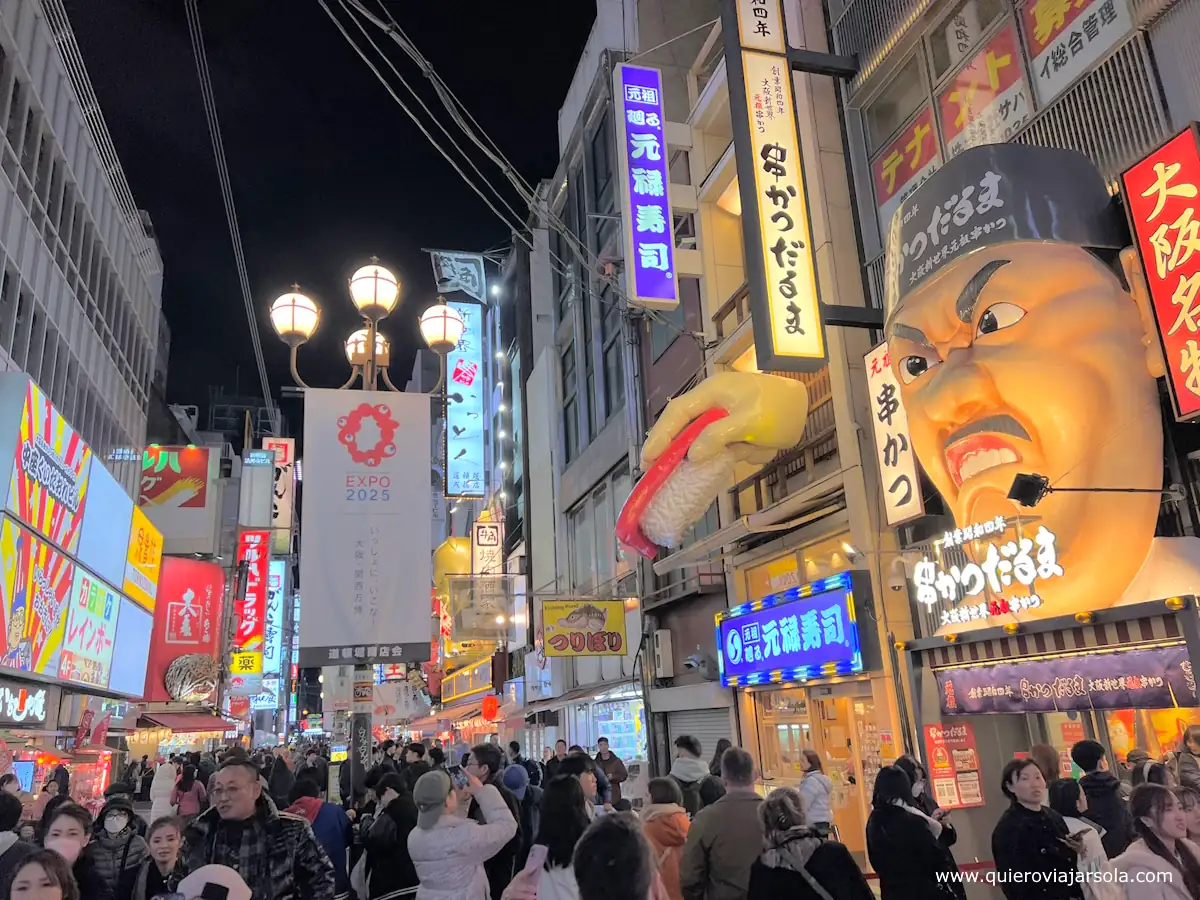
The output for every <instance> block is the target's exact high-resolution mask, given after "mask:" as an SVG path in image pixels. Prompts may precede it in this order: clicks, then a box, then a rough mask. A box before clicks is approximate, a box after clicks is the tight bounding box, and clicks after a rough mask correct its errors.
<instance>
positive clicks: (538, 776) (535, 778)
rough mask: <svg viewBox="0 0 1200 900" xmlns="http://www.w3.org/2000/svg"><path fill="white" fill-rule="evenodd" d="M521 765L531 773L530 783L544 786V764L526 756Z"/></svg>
mask: <svg viewBox="0 0 1200 900" xmlns="http://www.w3.org/2000/svg"><path fill="white" fill-rule="evenodd" d="M521 766H522V767H523V768H524V769H525V771H526V772H528V773H529V783H530V784H532V785H533V786H534V787H541V786H542V764H541V763H539V762H536V761H534V760H532V759H529V758H528V757H526V758H525V759H523V760H521Z"/></svg>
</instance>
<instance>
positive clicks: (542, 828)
mask: <svg viewBox="0 0 1200 900" xmlns="http://www.w3.org/2000/svg"><path fill="white" fill-rule="evenodd" d="M588 805H589V803H588V799H587V797H586V796H584V793H583V787H582V785H580V783H579V779H578V778H575V777H574V776H572V775H559V776H557V777H556V778H553V779H551V780H550V783H549V784H548V785H546V788H545V790H544V791H542V815H541V820H540V821H539V822H538V833H537V836H536V837H535V838H534V839H533V843H534V845H535V846H536V845H537V844H542V845H544V846H545V847H546V849H547V853H546V863H545V865H543V866H542V870H541V871H540V872H539V873H538V879H537V895H538V900H578V897H579V885H577V884H576V883H575V871H574V869H572V868H571V858H572V856H574V854H575V845H576V844H578V843H579V839H580V838H581V837H583V833H584V832H585V831H587V827H588V825H590V824H591V823H592V818H591V816H590V815H589V814H588Z"/></svg>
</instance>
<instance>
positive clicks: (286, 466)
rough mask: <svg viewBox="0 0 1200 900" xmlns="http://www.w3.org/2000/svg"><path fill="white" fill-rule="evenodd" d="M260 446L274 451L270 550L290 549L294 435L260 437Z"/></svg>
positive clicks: (293, 480)
mask: <svg viewBox="0 0 1200 900" xmlns="http://www.w3.org/2000/svg"><path fill="white" fill-rule="evenodd" d="M263 449H264V450H274V451H275V487H274V492H273V493H274V497H273V500H272V506H271V551H272V552H273V553H278V554H279V555H280V556H285V555H287V554H288V553H289V552H290V551H291V543H292V509H293V506H294V500H295V492H296V440H295V438H277V437H266V438H263Z"/></svg>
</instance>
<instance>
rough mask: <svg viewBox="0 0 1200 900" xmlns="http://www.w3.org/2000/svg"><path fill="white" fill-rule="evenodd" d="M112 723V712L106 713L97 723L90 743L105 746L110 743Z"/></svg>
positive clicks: (95, 745)
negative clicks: (109, 732)
mask: <svg viewBox="0 0 1200 900" xmlns="http://www.w3.org/2000/svg"><path fill="white" fill-rule="evenodd" d="M111 724H112V713H105V714H104V718H103V719H101V720H100V721H99V722H97V723H96V727H95V728H93V729H92V737H91V740H89V741H88V744H89V745H90V746H92V747H104V746H105V745H107V744H108V727H109V726H110V725H111Z"/></svg>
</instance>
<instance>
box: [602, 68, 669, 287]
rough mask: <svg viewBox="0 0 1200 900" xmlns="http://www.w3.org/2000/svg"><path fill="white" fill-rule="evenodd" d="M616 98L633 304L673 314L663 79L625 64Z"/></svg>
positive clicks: (655, 72)
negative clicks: (669, 311) (665, 310)
mask: <svg viewBox="0 0 1200 900" xmlns="http://www.w3.org/2000/svg"><path fill="white" fill-rule="evenodd" d="M613 95H614V96H615V97H616V98H617V104H616V106H617V127H616V133H617V140H618V143H619V145H620V147H621V150H620V152H619V153H618V154H617V168H618V172H619V175H620V190H621V214H622V221H623V222H624V224H625V259H626V270H627V273H628V274H627V284H628V286H629V301H630V303H632V304H634V305H635V306H645V307H649V308H651V309H674V308H675V307H676V306H678V305H679V285H678V283H677V280H676V273H675V229H674V220H673V219H672V216H671V190H670V171H669V165H670V158H669V155H668V152H667V134H666V114H665V113H664V112H663V94H662V77H661V75H660V74H659V71H658V69H648V68H646V67H644V66H631V65H627V64H625V63H621V64H620V65H618V66H617V68H616V71H615V72H613Z"/></svg>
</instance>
